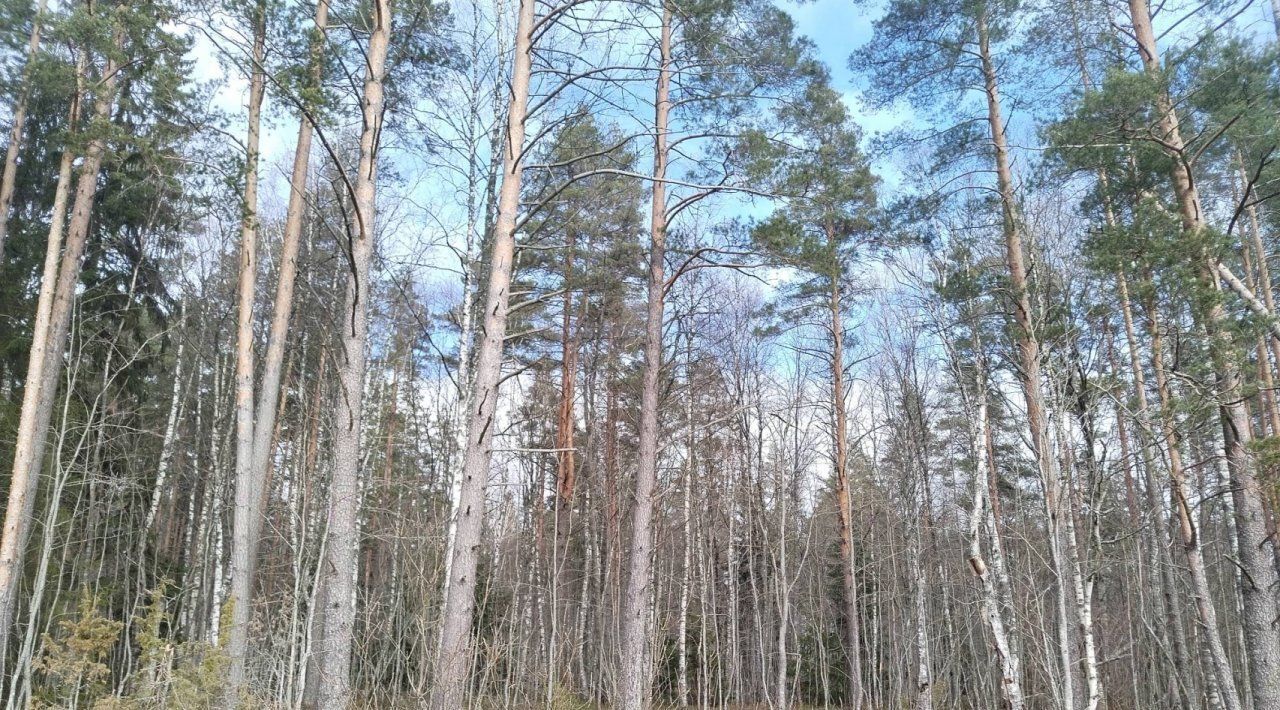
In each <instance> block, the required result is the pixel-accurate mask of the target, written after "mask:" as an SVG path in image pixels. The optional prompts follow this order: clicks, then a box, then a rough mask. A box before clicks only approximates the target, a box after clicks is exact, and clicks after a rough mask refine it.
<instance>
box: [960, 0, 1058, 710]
mask: <svg viewBox="0 0 1280 710" xmlns="http://www.w3.org/2000/svg"><path fill="white" fill-rule="evenodd" d="M978 46H979V52H980V54H981V60H982V73H983V80H984V84H985V90H986V95H987V122H988V124H989V126H990V129H991V143H992V146H993V148H994V152H995V164H996V183H997V189H998V192H999V194H1000V206H1001V212H1002V225H1003V227H1002V229H1003V232H1004V240H1005V260H1006V264H1007V265H1008V268H1009V279H1010V282H1011V283H1010V285H1011V290H1012V292H1013V293H1012V296H1013V301H1014V303H1013V318H1014V323H1015V325H1016V337H1017V345H1018V370H1019V372H1018V374H1019V378H1020V379H1021V382H1022V394H1023V400H1024V402H1025V404H1026V410H1027V424H1028V427H1029V428H1030V430H1031V446H1032V452H1033V453H1034V455H1035V458H1036V464H1037V467H1038V468H1039V472H1040V480H1041V484H1042V486H1043V491H1044V504H1045V512H1046V518H1047V520H1046V522H1047V524H1048V526H1049V551H1050V562H1051V564H1052V566H1053V574H1054V578H1055V583H1056V597H1057V598H1056V600H1055V601H1056V605H1057V616H1058V619H1057V626H1058V664H1059V667H1058V672H1059V673H1061V678H1060V679H1059V680H1060V681H1061V685H1060V686H1059V687H1058V688H1057V689H1056V691H1055V693H1056V695H1057V696H1058V698H1059V700H1060V702H1061V704H1062V707H1063V708H1064V709H1065V710H1072V709H1073V708H1075V707H1077V706H1078V705H1079V704H1080V703H1079V702H1078V699H1077V697H1076V696H1077V692H1078V689H1079V688H1080V687H1081V685H1082V684H1081V683H1080V682H1078V676H1079V669H1078V667H1077V665H1076V664H1075V663H1074V662H1073V660H1072V652H1071V645H1072V644H1071V639H1070V624H1069V622H1068V621H1067V619H1068V616H1067V611H1066V608H1067V600H1068V599H1069V598H1070V596H1071V590H1070V588H1069V583H1068V579H1067V575H1068V574H1069V570H1068V566H1069V564H1068V562H1067V553H1068V550H1067V542H1066V540H1064V535H1063V530H1062V516H1063V513H1064V511H1063V496H1062V493H1061V485H1060V480H1059V472H1058V470H1057V469H1058V467H1057V464H1056V461H1055V459H1054V455H1053V451H1052V445H1051V443H1050V440H1049V429H1048V422H1047V421H1046V419H1045V407H1044V390H1043V384H1042V383H1041V381H1040V380H1041V378H1040V341H1039V339H1038V338H1037V336H1036V332H1035V325H1034V323H1033V322H1032V315H1031V293H1030V290H1029V289H1028V284H1027V267H1026V263H1025V261H1024V256H1023V253H1022V248H1023V247H1022V227H1021V225H1020V224H1019V222H1020V220H1019V217H1018V206H1017V198H1016V196H1015V195H1014V186H1013V168H1012V166H1011V165H1010V162H1009V147H1008V142H1007V140H1006V138H1005V134H1004V131H1005V128H1004V117H1003V115H1002V113H1001V109H1000V89H999V83H998V77H997V76H996V69H995V62H994V60H993V59H992V56H991V48H990V39H989V36H988V32H987V22H986V16H985V15H982V16H980V17H979V20H978Z"/></svg>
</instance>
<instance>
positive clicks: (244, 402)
mask: <svg viewBox="0 0 1280 710" xmlns="http://www.w3.org/2000/svg"><path fill="white" fill-rule="evenodd" d="M252 22H253V49H252V55H251V57H250V60H249V61H250V68H249V116H248V136H247V138H246V140H245V161H244V170H245V175H244V194H243V196H242V203H241V205H240V209H241V210H242V214H241V218H240V220H241V221H240V273H239V280H238V282H237V286H236V296H237V311H236V313H237V320H236V393H235V415H236V451H235V456H236V459H235V461H236V464H235V465H236V471H235V476H236V477H235V510H233V511H232V516H231V519H232V530H231V585H230V587H231V588H230V590H229V593H228V596H227V602H228V603H229V604H230V605H231V625H230V627H228V628H227V629H226V634H227V657H228V659H229V664H228V669H227V685H226V689H225V695H224V697H223V702H224V703H225V704H226V705H227V707H229V708H235V707H238V706H239V704H240V701H241V699H242V697H241V696H242V694H244V693H245V687H244V684H245V656H246V654H247V652H248V647H249V619H250V616H251V615H252V608H251V597H252V589H253V585H252V574H253V572H252V570H253V558H252V545H251V543H250V527H251V524H250V520H251V519H252V517H251V516H252V515H253V513H254V505H253V503H252V500H253V498H254V497H255V496H257V495H258V490H257V488H256V487H255V486H254V480H253V479H254V475H253V432H254V418H253V377H254V358H253V302H254V296H255V295H256V289H257V279H258V159H259V142H260V140H261V122H262V99H263V94H264V93H265V91H266V83H267V77H266V69H265V67H264V66H263V61H264V59H265V57H266V47H267V6H266V3H265V2H263V1H262V0H259V2H257V3H256V5H255V6H254V9H253V18H252Z"/></svg>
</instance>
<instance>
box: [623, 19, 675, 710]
mask: <svg viewBox="0 0 1280 710" xmlns="http://www.w3.org/2000/svg"><path fill="white" fill-rule="evenodd" d="M672 22H673V8H672V6H671V4H670V3H669V2H666V1H665V0H664V2H663V3H662V27H661V34H660V38H659V44H658V82H657V86H656V89H655V91H654V122H653V127H654V149H653V181H654V182H653V196H652V197H653V199H652V203H651V205H650V210H649V225H650V228H649V281H648V303H647V307H646V313H645V335H644V372H643V375H642V383H641V390H640V442H639V444H640V447H639V453H638V468H637V470H636V488H635V500H634V501H633V503H632V507H631V545H630V547H629V549H628V551H627V584H626V591H625V592H624V594H623V597H622V643H621V646H620V647H619V649H618V677H619V688H618V707H619V708H621V710H641V708H643V707H645V705H646V699H647V697H648V687H647V685H648V680H649V668H650V658H649V655H650V654H649V612H650V609H651V605H650V595H651V594H652V591H653V590H652V588H651V587H652V581H653V503H654V496H655V489H656V488H657V482H658V454H659V449H658V435H659V432H658V397H659V391H658V389H659V386H660V385H659V379H660V376H661V373H662V325H663V324H662V320H663V308H664V305H665V297H666V275H665V261H666V249H667V201H666V195H667V193H666V183H665V182H664V181H665V179H666V175H667V161H668V158H669V155H668V151H669V147H668V136H667V130H668V120H669V116H670V113H671V71H672V66H671V40H672Z"/></svg>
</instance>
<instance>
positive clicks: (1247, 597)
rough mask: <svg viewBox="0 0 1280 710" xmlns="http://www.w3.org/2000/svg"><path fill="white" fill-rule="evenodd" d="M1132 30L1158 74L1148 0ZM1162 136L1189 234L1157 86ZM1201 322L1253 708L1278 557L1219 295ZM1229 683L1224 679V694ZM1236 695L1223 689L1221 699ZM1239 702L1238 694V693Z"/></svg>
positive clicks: (1185, 185)
mask: <svg viewBox="0 0 1280 710" xmlns="http://www.w3.org/2000/svg"><path fill="white" fill-rule="evenodd" d="M1129 11H1130V15H1131V18H1132V20H1133V29H1134V36H1135V38H1136V39H1137V45H1138V52H1139V54H1140V55H1141V56H1142V63H1143V65H1144V66H1145V67H1146V70H1147V72H1148V73H1149V74H1150V75H1152V76H1153V77H1156V78H1160V77H1161V76H1162V75H1163V73H1162V68H1161V63H1160V55H1159V50H1158V48H1157V46H1156V38H1155V32H1154V30H1153V29H1152V26H1151V11H1150V8H1149V7H1148V5H1147V0H1129ZM1156 111H1157V114H1158V117H1159V124H1158V125H1159V130H1160V133H1161V134H1162V136H1161V138H1162V143H1163V145H1164V146H1165V147H1166V150H1167V151H1168V152H1169V154H1170V158H1171V163H1172V174H1171V176H1170V177H1171V181H1172V183H1173V192H1174V195H1175V196H1176V197H1177V200H1178V212H1179V214H1180V215H1181V218H1182V227H1183V229H1184V231H1185V232H1186V233H1187V234H1188V235H1189V236H1192V237H1195V236H1197V235H1199V233H1200V232H1202V231H1203V229H1204V227H1205V222H1204V214H1203V211H1202V210H1201V207H1200V195H1199V191H1198V189H1197V187H1196V183H1195V177H1194V176H1193V175H1192V172H1191V166H1190V163H1189V162H1188V155H1187V152H1186V150H1185V145H1184V143H1183V139H1182V130H1181V127H1180V125H1179V121H1178V114H1177V111H1176V110H1175V109H1174V107H1173V102H1172V99H1171V98H1170V96H1169V94H1168V93H1167V92H1165V91H1162V92H1161V93H1160V95H1159V96H1158V97H1157V99H1156ZM1199 260H1200V263H1199V264H1198V266H1199V271H1200V282H1201V284H1200V285H1201V287H1202V288H1204V289H1206V290H1214V291H1216V290H1218V288H1219V287H1218V276H1219V274H1220V272H1221V271H1222V269H1221V268H1220V264H1219V263H1218V261H1217V258H1216V257H1215V256H1214V255H1212V254H1210V253H1208V251H1207V250H1206V251H1205V252H1204V253H1203V254H1201V255H1200V257H1199ZM1203 323H1204V328H1205V331H1206V333H1207V335H1208V337H1209V339H1210V350H1211V352H1212V355H1213V364H1214V369H1215V370H1216V371H1217V373H1216V374H1217V377H1216V379H1217V396H1218V406H1219V408H1220V410H1221V416H1222V426H1223V434H1224V436H1223V438H1224V442H1223V446H1224V448H1225V453H1226V458H1227V464H1228V466H1229V469H1230V472H1231V478H1232V486H1231V498H1232V502H1233V504H1234V507H1235V527H1236V536H1237V540H1238V548H1239V552H1240V566H1241V568H1242V570H1243V572H1244V574H1243V582H1242V586H1243V589H1242V592H1243V596H1244V618H1243V620H1242V621H1243V626H1244V640H1245V649H1246V651H1247V654H1248V658H1249V683H1250V690H1251V695H1252V697H1253V706H1254V708H1255V709H1256V710H1277V709H1278V708H1280V629H1277V628H1276V626H1275V623H1274V622H1275V620H1276V617H1277V606H1276V597H1275V590H1276V589H1277V585H1280V579H1278V578H1277V572H1276V565H1275V543H1274V541H1273V540H1272V539H1271V538H1270V537H1269V536H1268V535H1267V523H1266V511H1265V509H1264V507H1263V503H1262V490H1261V487H1260V486H1259V484H1258V479H1257V475H1256V471H1255V465H1254V461H1253V457H1252V455H1251V453H1250V452H1249V444H1250V442H1251V434H1250V431H1249V413H1248V411H1247V409H1246V406H1245V402H1244V399H1243V397H1242V396H1241V384H1240V373H1239V369H1238V367H1237V366H1236V363H1235V361H1234V354H1233V347H1232V345H1233V344H1232V342H1231V340H1232V338H1231V334H1230V323H1229V318H1228V316H1227V313H1226V309H1225V308H1223V306H1222V304H1221V302H1220V301H1219V300H1217V299H1215V300H1213V301H1212V303H1210V304H1209V305H1208V307H1207V312H1206V313H1204V317H1203ZM1231 687H1232V686H1229V685H1224V686H1223V694H1224V696H1229V695H1230V693H1229V692H1228V691H1229V690H1230V688H1231ZM1233 700H1234V699H1233V698H1229V697H1224V702H1227V703H1230V702H1232V701H1233ZM1235 702H1236V703H1237V704H1238V702H1239V701H1238V700H1235Z"/></svg>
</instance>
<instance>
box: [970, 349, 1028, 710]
mask: <svg viewBox="0 0 1280 710" xmlns="http://www.w3.org/2000/svg"><path fill="white" fill-rule="evenodd" d="M975 397H976V399H977V420H976V431H975V432H974V434H973V455H974V460H975V462H976V464H977V467H976V470H975V472H974V478H973V508H972V511H971V512H970V516H969V566H970V567H971V568H972V569H973V574H974V576H976V577H977V578H978V581H979V582H981V583H982V598H983V608H984V610H985V612H986V614H985V615H986V621H987V627H988V628H989V629H990V630H991V638H992V641H993V643H994V645H995V649H994V650H995V654H996V660H997V662H998V663H999V665H1000V694H1001V695H1002V696H1003V697H1004V700H1005V702H1006V703H1007V704H1008V707H1009V710H1023V709H1024V708H1025V707H1026V701H1025V700H1024V699H1023V694H1022V670H1021V660H1020V659H1019V658H1018V654H1017V652H1016V650H1015V648H1014V645H1013V643H1012V642H1011V640H1010V637H1009V633H1008V631H1007V630H1006V628H1005V623H1004V613H1003V612H1002V610H1001V603H1000V592H999V589H998V587H997V581H996V580H993V579H992V576H991V572H990V570H988V568H987V563H986V561H985V560H984V558H983V555H982V526H983V524H984V522H985V523H986V525H987V527H988V528H990V530H989V534H990V535H991V538H992V549H993V552H992V556H993V560H994V559H1000V560H1001V564H1003V559H1002V552H1001V549H1000V546H999V543H998V539H999V538H998V536H999V531H998V529H997V528H996V519H995V515H994V514H993V513H992V506H988V505H986V504H985V502H984V499H985V496H984V493H985V492H986V491H985V490H984V489H985V488H986V487H987V486H988V479H989V477H990V476H991V467H992V464H993V462H992V461H991V460H990V459H989V458H988V451H989V450H988V447H987V437H988V435H989V432H990V424H989V422H988V421H987V420H988V417H987V383H986V374H985V372H982V371H981V370H979V377H978V381H977V389H976V391H975ZM992 492H993V493H994V489H993V491H992Z"/></svg>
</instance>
